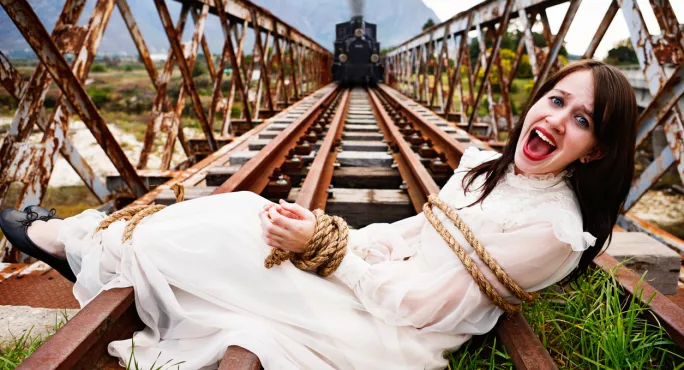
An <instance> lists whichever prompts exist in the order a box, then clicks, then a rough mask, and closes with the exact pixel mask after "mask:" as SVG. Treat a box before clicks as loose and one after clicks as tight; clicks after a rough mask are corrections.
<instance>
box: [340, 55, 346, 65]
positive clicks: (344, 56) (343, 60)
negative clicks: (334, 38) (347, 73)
mask: <svg viewBox="0 0 684 370" xmlns="http://www.w3.org/2000/svg"><path fill="white" fill-rule="evenodd" d="M339 59H340V63H347V54H340V56H339Z"/></svg>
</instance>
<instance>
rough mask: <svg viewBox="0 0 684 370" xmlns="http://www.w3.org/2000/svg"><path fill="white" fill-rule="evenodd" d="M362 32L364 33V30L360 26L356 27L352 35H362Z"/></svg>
mask: <svg viewBox="0 0 684 370" xmlns="http://www.w3.org/2000/svg"><path fill="white" fill-rule="evenodd" d="M364 34H365V32H364V31H363V29H361V28H357V29H356V30H355V31H354V36H356V37H363V35H364Z"/></svg>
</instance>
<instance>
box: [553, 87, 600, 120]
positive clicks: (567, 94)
mask: <svg viewBox="0 0 684 370" xmlns="http://www.w3.org/2000/svg"><path fill="white" fill-rule="evenodd" d="M551 91H558V92H559V93H561V94H562V95H564V96H572V94H571V93H569V92H567V91H565V90H561V89H559V88H553V89H551ZM582 108H584V111H585V112H586V113H587V114H588V115H590V116H593V115H594V111H593V110H591V109H589V107H587V106H586V105H582Z"/></svg>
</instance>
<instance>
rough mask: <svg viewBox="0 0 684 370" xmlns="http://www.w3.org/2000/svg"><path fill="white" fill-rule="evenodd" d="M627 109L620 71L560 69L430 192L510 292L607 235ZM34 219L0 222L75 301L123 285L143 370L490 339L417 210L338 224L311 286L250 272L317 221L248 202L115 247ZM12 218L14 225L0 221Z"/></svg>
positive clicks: (582, 259)
mask: <svg viewBox="0 0 684 370" xmlns="http://www.w3.org/2000/svg"><path fill="white" fill-rule="evenodd" d="M636 116H637V111H636V102H635V98H634V93H633V91H632V89H631V87H630V85H629V83H628V81H627V80H626V79H625V77H624V76H622V74H621V73H620V72H619V71H618V70H616V69H614V68H612V67H610V66H607V65H604V64H603V63H600V62H595V61H582V62H579V63H575V64H572V65H570V66H567V67H565V68H563V69H562V70H560V71H559V72H558V73H556V74H555V75H554V76H552V77H551V78H550V79H549V80H548V81H547V82H546V83H545V84H544V85H543V86H542V87H541V89H540V90H539V92H538V93H537V94H536V95H535V96H534V97H533V98H532V99H531V103H530V106H529V107H527V109H526V110H525V112H524V113H523V115H522V116H521V118H520V123H519V124H518V125H517V126H516V128H515V129H514V130H513V131H512V132H511V135H510V140H509V143H508V145H507V146H506V148H505V149H504V151H503V155H499V154H497V153H494V152H488V151H478V150H477V149H468V150H467V151H466V152H465V153H464V154H463V157H462V158H461V162H460V165H459V167H458V169H457V170H456V171H455V173H454V175H453V176H452V178H451V179H450V180H449V182H448V183H447V184H446V185H445V186H444V188H443V189H442V190H441V191H440V194H439V198H440V199H441V200H442V201H444V202H446V203H448V204H449V205H450V206H451V207H452V208H453V209H456V210H457V213H458V214H459V215H460V216H461V218H462V219H463V220H464V221H465V222H466V223H467V224H468V225H469V226H470V228H471V229H472V230H473V231H474V233H475V235H476V236H477V238H478V239H479V240H480V241H481V242H482V244H483V245H484V246H485V247H486V249H487V251H488V252H489V254H490V255H492V256H493V257H494V259H495V260H496V261H497V262H498V263H499V265H500V266H501V267H502V268H503V269H504V270H505V271H506V272H507V273H508V275H509V276H510V277H511V278H512V279H513V280H514V281H515V282H517V283H518V284H519V285H520V286H522V287H523V288H524V289H525V290H526V291H537V290H540V289H543V288H544V287H547V286H549V285H551V284H554V283H556V282H557V281H559V280H561V279H563V278H564V277H566V276H568V275H569V274H570V273H574V274H575V275H576V274H579V273H581V272H582V271H583V270H584V269H586V267H587V266H588V264H589V263H590V261H591V260H592V259H593V258H594V256H596V254H597V253H598V252H599V250H600V248H601V246H603V245H604V243H605V242H606V240H607V239H608V238H609V236H610V235H611V230H612V227H613V225H614V224H615V221H616V218H617V215H618V211H619V209H620V206H621V204H622V202H623V201H624V198H625V196H626V194H627V191H628V189H629V185H630V181H631V178H632V175H633V167H634V166H633V158H634V142H635V125H636ZM35 210H36V208H34V209H33V211H32V210H29V212H28V213H24V212H19V211H11V210H6V211H4V212H3V214H2V217H1V218H0V221H1V226H2V227H3V229H6V230H7V231H9V233H7V232H6V234H11V235H19V236H16V237H15V236H13V238H14V240H15V241H16V246H17V247H19V248H20V249H22V250H25V251H29V252H33V253H35V251H36V250H44V251H46V252H47V253H44V254H43V256H45V255H46V254H49V256H51V257H48V258H52V259H53V260H52V261H53V263H54V264H53V265H54V266H57V265H58V264H59V263H60V261H62V263H64V260H63V259H62V260H60V259H59V258H64V257H66V259H67V260H68V265H69V266H70V268H71V270H73V272H74V273H75V275H76V276H77V281H76V284H75V286H74V294H75V296H76V298H77V299H78V300H79V302H80V303H81V305H82V306H83V305H85V304H87V303H88V302H89V301H90V300H91V299H93V297H95V296H96V295H97V294H98V293H99V292H101V291H102V290H103V289H111V288H117V287H129V286H133V287H134V288H135V298H136V308H137V310H138V313H139V315H140V317H141V319H142V320H143V322H145V324H146V325H147V327H146V328H145V330H143V331H142V332H138V333H136V334H135V335H134V338H133V339H134V342H135V357H136V358H137V360H138V362H139V363H140V364H141V365H144V366H143V367H149V365H150V364H151V363H152V362H153V361H155V360H156V359H157V356H158V355H159V354H160V353H161V355H160V359H159V360H158V361H157V363H164V362H166V361H167V360H172V361H173V362H177V361H185V363H184V364H183V365H181V368H184V369H197V368H203V367H215V366H216V364H217V361H219V360H220V359H221V356H222V354H223V353H224V351H225V349H226V348H227V347H228V346H230V345H238V346H242V347H244V348H246V349H248V350H250V351H252V352H254V353H255V354H256V355H257V356H258V357H259V358H260V360H261V361H262V364H263V366H264V368H266V369H442V368H444V367H445V366H446V360H445V359H444V358H443V355H442V353H443V351H444V350H445V349H448V350H455V349H457V348H458V347H459V346H461V344H462V343H464V342H465V341H466V340H468V339H469V338H470V337H471V336H472V335H476V334H483V333H486V332H488V331H489V330H491V329H492V327H493V326H494V324H495V323H496V321H497V319H498V318H499V316H500V315H501V314H502V312H503V311H502V310H501V309H500V308H499V307H497V306H496V305H494V304H493V303H492V301H490V300H489V299H488V298H487V297H486V296H485V295H484V294H483V293H482V292H481V290H480V289H479V288H478V286H477V284H476V283H475V282H474V280H473V279H472V278H471V276H470V275H469V273H468V272H467V271H466V270H465V269H464V267H463V264H462V263H461V262H460V260H459V259H458V258H457V256H456V255H455V254H454V252H452V250H450V249H449V248H448V247H447V245H446V243H445V242H444V241H443V240H442V239H441V238H440V236H439V235H438V234H437V232H436V231H435V229H434V228H433V227H432V226H431V224H430V223H429V222H427V220H426V218H425V216H424V215H423V214H419V215H417V216H414V217H411V218H408V219H405V220H401V221H398V222H396V223H393V224H372V225H369V226H367V227H365V228H363V229H361V230H352V231H351V232H350V239H349V243H348V246H347V253H346V255H345V256H344V258H343V259H342V262H341V264H340V265H339V267H338V268H337V270H336V271H335V272H334V273H333V275H332V276H330V277H328V278H321V277H320V276H317V275H315V274H312V273H309V272H304V271H301V270H299V269H297V268H295V267H294V266H293V265H292V264H291V263H289V262H286V263H284V264H282V265H280V266H276V267H274V268H271V269H265V268H264V267H263V264H264V259H265V257H266V256H267V255H268V254H269V252H270V250H271V247H276V248H280V249H283V250H286V251H291V252H295V253H301V252H302V251H303V250H304V248H305V245H306V243H307V241H308V240H309V238H311V236H312V233H313V230H314V228H315V217H314V216H313V214H312V213H311V212H309V211H308V210H305V209H303V208H301V207H299V206H296V205H292V204H288V203H285V202H281V203H280V204H278V205H274V204H272V203H270V202H268V201H267V200H265V199H263V198H261V197H259V196H258V195H255V194H252V193H246V192H242V193H232V194H223V195H217V196H212V197H205V198H200V199H196V200H192V201H188V202H183V203H180V204H176V205H173V206H171V207H167V208H165V209H163V210H161V211H159V212H158V213H155V214H153V215H151V216H148V217H146V218H145V219H143V221H142V222H141V223H140V224H139V225H138V227H137V229H136V230H135V233H134V234H133V240H132V242H127V243H125V244H124V245H122V244H121V236H122V230H123V229H124V226H125V223H124V222H116V223H113V224H112V225H110V226H109V228H107V229H106V230H104V231H101V232H97V233H94V230H95V228H96V227H97V225H98V223H99V222H100V221H101V220H102V219H103V218H104V217H105V216H104V215H102V214H101V213H99V212H96V211H92V210H90V211H85V212H83V213H82V214H80V215H78V216H75V217H71V218H68V219H66V220H58V219H54V218H53V219H51V218H50V216H49V215H45V214H42V215H36V214H35V213H36V212H35ZM434 213H435V214H437V215H438V217H439V219H440V220H441V221H442V223H443V224H444V225H445V226H446V227H447V228H448V229H449V231H450V233H451V234H452V235H453V236H454V237H455V238H456V239H457V240H458V241H459V242H460V244H461V245H462V246H463V248H464V249H465V250H466V251H467V252H468V253H469V255H470V256H471V257H472V258H473V259H474V260H475V262H476V264H477V266H478V267H479V269H480V270H481V271H482V272H483V273H484V274H485V276H486V277H487V279H488V280H489V281H490V282H492V283H493V284H494V287H495V288H496V289H497V291H498V292H499V293H500V294H501V295H502V296H504V297H506V298H508V299H509V300H510V301H511V302H515V300H514V299H513V298H512V296H511V294H510V292H508V291H507V290H506V288H505V287H503V286H502V285H501V284H499V283H498V282H497V280H496V278H495V277H493V275H492V274H491V273H490V272H489V270H488V269H487V268H486V267H485V266H483V265H482V263H481V262H480V260H479V259H478V258H477V255H476V254H475V253H474V252H473V250H472V248H471V247H470V245H469V244H468V243H467V242H466V241H465V240H464V239H463V237H462V235H461V233H460V232H459V231H458V230H457V229H456V228H455V227H454V225H453V224H451V222H449V220H448V219H446V218H445V216H444V214H443V213H442V212H441V211H439V210H438V209H436V208H435V209H434ZM27 218H29V220H27ZM36 218H38V219H37V220H36ZM11 220H15V221H14V223H12V222H11ZM32 220H34V221H32ZM18 221H21V222H23V225H24V226H20V227H23V229H19V227H17V226H12V225H16V224H20V223H19V222H18ZM25 225H30V226H25ZM13 227H14V229H13ZM16 230H20V232H17V231H16ZM62 267H63V266H62ZM63 271H64V269H63ZM64 273H65V274H68V271H65V272H64ZM131 347H132V343H131V340H124V341H116V342H112V343H111V344H110V345H109V353H110V354H112V355H114V356H117V357H119V358H121V359H127V358H129V356H130V352H131V350H132V348H131Z"/></svg>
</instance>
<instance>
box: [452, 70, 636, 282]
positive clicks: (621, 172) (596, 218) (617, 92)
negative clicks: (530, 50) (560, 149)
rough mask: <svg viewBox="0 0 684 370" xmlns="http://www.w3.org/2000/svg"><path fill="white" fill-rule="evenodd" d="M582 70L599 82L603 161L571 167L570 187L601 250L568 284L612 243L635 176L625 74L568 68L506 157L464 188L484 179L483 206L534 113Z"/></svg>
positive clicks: (513, 136) (549, 84)
mask: <svg viewBox="0 0 684 370" xmlns="http://www.w3.org/2000/svg"><path fill="white" fill-rule="evenodd" d="M583 70H590V71H591V72H592V74H593V76H594V116H593V121H594V122H595V125H594V135H595V136H596V138H597V140H598V143H599V149H600V151H601V153H602V154H603V157H602V158H601V159H598V160H595V161H592V162H589V163H580V162H579V160H577V161H575V162H574V163H572V164H571V165H570V166H569V167H571V168H572V169H573V170H574V172H573V175H572V176H570V177H567V178H566V180H565V181H566V182H567V183H568V185H569V186H570V187H571V188H572V190H573V191H574V192H575V195H576V196H577V200H578V201H579V205H580V209H581V212H582V220H583V225H584V231H587V232H589V233H591V234H592V235H593V236H595V237H596V244H594V246H593V247H590V248H589V249H587V250H586V251H584V252H583V253H582V257H581V258H580V262H579V265H578V267H577V269H575V271H573V272H572V274H571V275H570V276H569V277H568V278H567V279H565V281H566V282H567V281H572V280H574V279H576V278H577V277H579V276H580V275H581V274H583V273H584V272H585V271H586V270H587V267H588V266H589V264H590V263H591V261H592V260H593V259H594V257H596V255H597V254H598V253H599V251H600V250H601V248H602V247H603V245H604V244H605V242H606V240H609V239H610V238H611V237H612V231H613V226H615V222H616V221H617V217H618V214H619V212H620V210H621V208H622V205H623V204H624V201H625V198H626V197H627V192H628V191H629V187H630V184H631V182H632V177H633V176H634V150H635V148H634V145H635V142H636V120H637V104H636V98H635V97H634V90H633V89H632V87H631V86H630V84H629V81H628V80H627V78H625V76H624V75H623V74H622V72H620V71H619V70H618V69H616V68H614V67H611V66H609V65H606V64H604V63H602V62H598V61H595V60H583V61H579V62H576V63H573V64H570V65H567V66H565V67H563V68H562V69H561V70H559V71H558V72H556V73H555V74H554V75H553V76H551V78H549V79H548V80H547V81H546V82H544V84H543V85H542V86H541V88H540V89H539V91H537V93H536V94H535V95H534V96H533V97H532V99H530V100H529V101H528V103H527V106H526V107H525V109H524V111H523V113H522V114H521V115H520V119H519V120H518V123H517V124H516V126H515V128H514V129H513V130H512V131H511V133H510V135H509V137H508V143H507V144H506V146H505V147H504V149H503V153H502V156H501V157H499V158H498V159H496V160H493V161H489V162H485V163H482V164H481V165H479V166H477V167H475V168H473V169H471V170H470V171H468V173H467V174H466V175H465V177H464V178H463V188H464V189H465V190H466V191H468V190H469V188H470V186H471V185H472V184H473V181H474V180H475V179H476V178H477V177H479V176H482V175H484V176H485V182H484V184H483V185H482V193H481V196H480V198H479V199H478V200H477V201H475V203H474V204H477V203H479V202H482V201H483V200H484V199H485V198H486V197H487V196H488V195H489V194H490V193H491V192H492V190H494V187H496V185H497V184H498V183H499V181H501V179H503V178H504V175H505V174H506V171H507V169H508V167H509V165H510V164H511V163H514V158H515V149H516V145H517V143H518V139H519V138H520V135H521V133H522V127H523V122H525V117H526V116H527V112H528V111H529V110H530V108H531V107H532V106H533V105H534V104H535V103H536V102H537V101H538V100H539V99H541V98H542V97H543V96H544V95H546V93H547V92H549V90H551V89H553V88H554V86H556V84H557V83H558V82H559V81H560V80H562V79H563V78H565V77H566V76H568V75H569V74H571V73H573V72H577V71H583Z"/></svg>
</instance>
